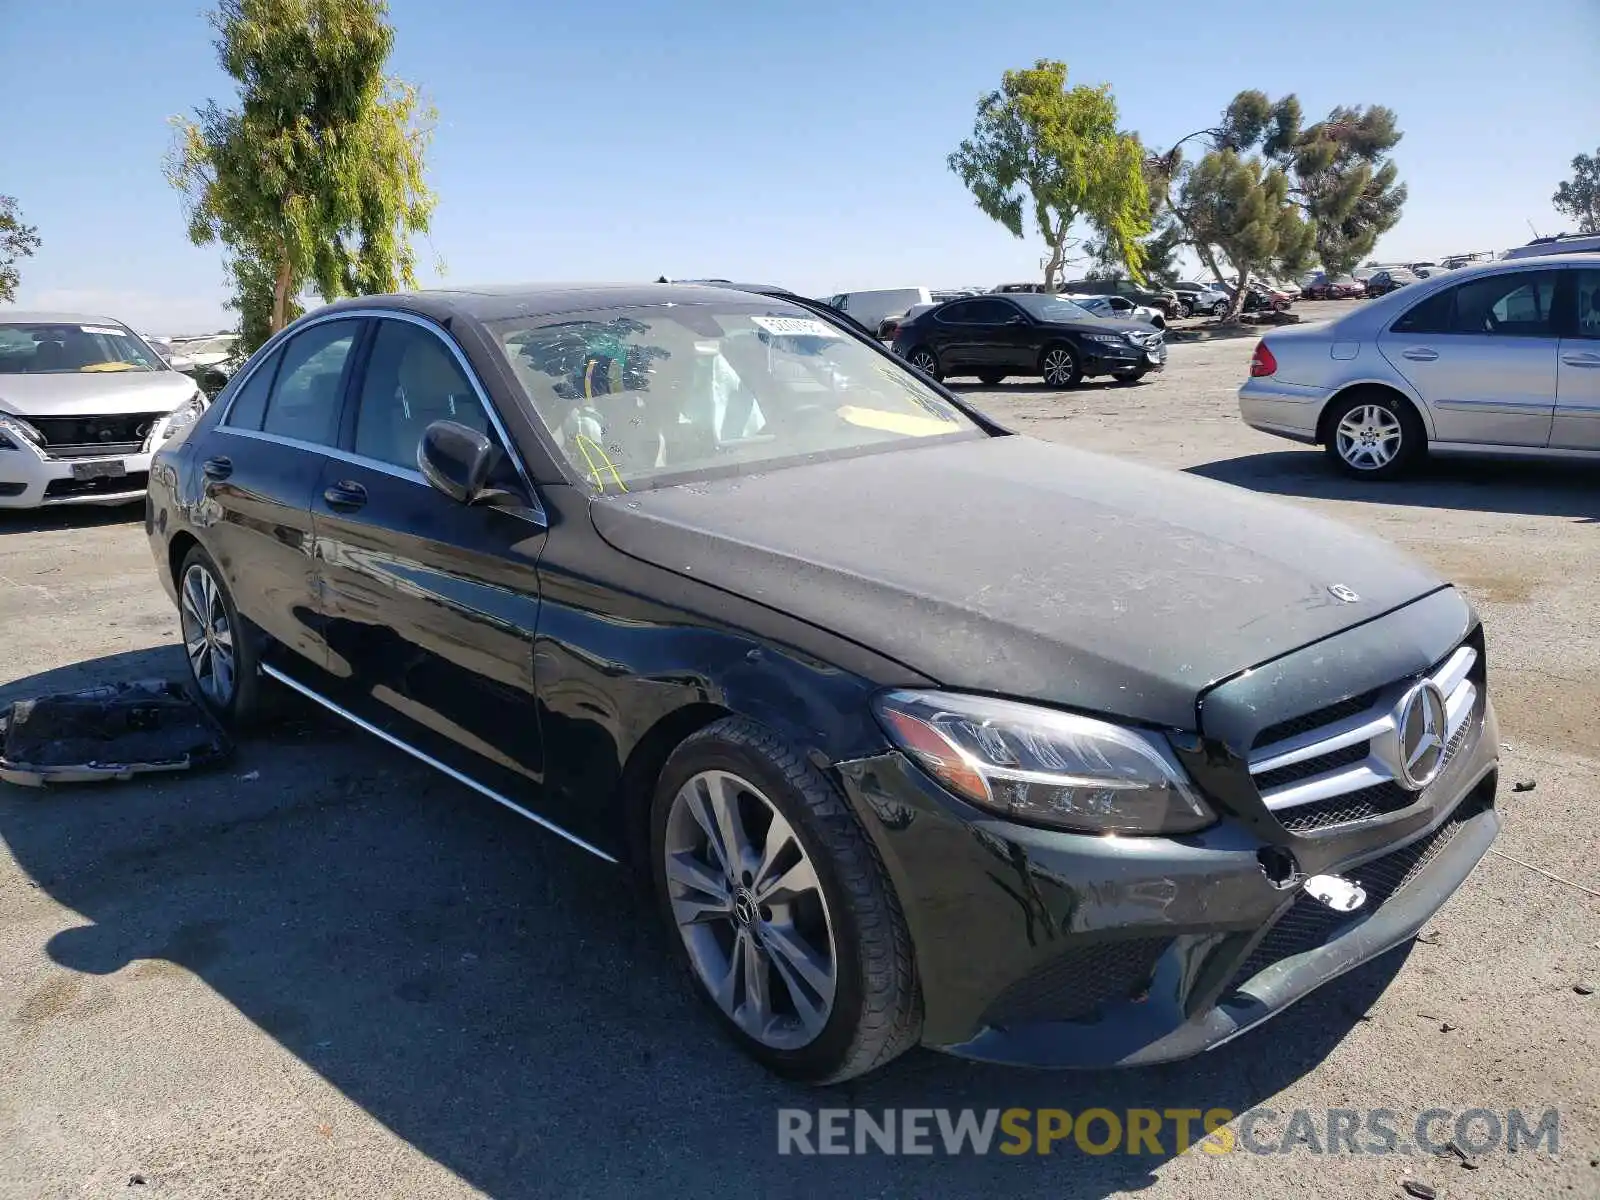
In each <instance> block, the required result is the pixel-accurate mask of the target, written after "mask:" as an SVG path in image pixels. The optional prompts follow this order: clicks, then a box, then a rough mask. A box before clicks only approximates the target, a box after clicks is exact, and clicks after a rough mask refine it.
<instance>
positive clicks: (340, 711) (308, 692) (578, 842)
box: [261, 663, 617, 866]
mask: <svg viewBox="0 0 1600 1200" xmlns="http://www.w3.org/2000/svg"><path fill="white" fill-rule="evenodd" d="M261 673H262V674H263V675H268V676H270V677H271V678H273V679H276V680H277V681H278V682H279V683H281V684H283V685H284V686H285V687H288V688H290V689H292V690H294V691H296V692H299V693H300V694H301V695H302V696H304V697H305V698H306V699H308V700H314V701H316V702H317V703H318V704H320V705H322V707H323V708H326V709H327V710H328V711H329V712H331V713H333V714H334V715H336V716H340V717H343V718H344V719H345V720H346V721H349V722H350V723H351V724H352V725H354V726H356V727H357V728H360V729H364V730H366V731H367V732H368V733H370V734H372V735H373V736H374V737H376V738H380V739H382V740H383V741H385V742H388V743H389V744H390V745H391V746H394V747H395V748H396V749H399V750H404V751H405V752H406V753H407V754H409V755H411V756H412V757H413V758H415V759H418V760H419V761H421V762H424V763H427V764H428V766H430V767H432V768H433V769H434V770H436V771H439V772H441V773H442V774H445V775H448V776H450V778H451V779H454V780H455V781H456V782H457V783H461V784H465V785H466V786H467V787H469V788H471V789H472V790H473V791H475V792H477V793H479V794H480V795H484V796H487V797H489V799H491V800H493V801H494V802H495V803H496V804H503V805H505V806H506V807H507V808H509V809H510V810H511V811H512V812H514V813H517V814H518V815H519V816H524V817H527V818H528V820H530V821H532V822H533V823H534V824H535V825H538V826H541V827H542V828H544V829H548V830H549V831H550V832H551V833H553V834H555V835H556V836H557V837H559V838H563V839H565V840H566V841H569V842H571V843H572V844H573V845H574V846H577V847H578V848H579V849H581V850H587V851H588V852H589V853H590V854H592V855H594V856H595V857H596V858H599V859H603V860H604V861H606V862H608V863H610V864H611V865H612V866H616V865H617V860H616V859H615V858H613V857H612V856H611V855H609V854H607V853H606V852H605V851H604V850H602V849H600V847H598V846H596V845H593V844H592V843H590V842H586V841H584V840H583V839H582V838H581V837H579V836H578V835H577V834H575V833H572V832H571V831H570V830H566V829H563V828H562V827H561V826H559V825H557V824H556V823H555V822H554V821H550V820H547V819H546V818H544V817H541V816H540V815H539V814H538V813H536V812H533V811H532V810H531V809H527V808H524V807H523V806H522V805H520V804H518V803H517V802H516V801H515V800H512V799H510V798H509V797H507V796H503V795H501V794H500V793H499V792H497V791H495V790H494V789H493V788H491V787H488V786H487V785H485V784H482V783H479V782H478V781H477V780H476V779H474V778H472V777H471V776H470V775H467V774H464V773H463V772H461V771H458V770H456V769H455V768H454V767H452V766H448V765H446V764H445V763H442V762H440V761H439V760H438V759H437V758H434V757H433V755H431V754H429V753H427V752H426V751H423V750H419V749H417V748H416V747H415V746H413V745H412V744H411V743H410V742H407V741H404V740H403V739H401V738H398V737H396V736H395V735H394V734H392V733H389V732H388V731H386V730H383V729H380V728H378V726H376V725H374V724H372V723H371V722H370V721H364V720H362V719H361V718H360V717H358V716H356V715H355V713H353V712H351V711H350V710H349V709H347V708H344V707H341V706H340V705H338V704H335V703H334V702H333V701H332V700H329V699H328V698H327V697H326V696H324V695H322V694H321V693H320V692H316V691H313V690H312V689H311V688H309V687H307V686H306V685H305V684H303V683H301V682H300V681H299V680H298V679H295V678H294V677H293V676H291V675H286V674H285V673H284V672H282V671H280V670H278V669H276V668H275V667H272V666H269V665H268V664H266V663H262V664H261Z"/></svg>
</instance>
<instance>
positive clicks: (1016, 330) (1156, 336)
mask: <svg viewBox="0 0 1600 1200" xmlns="http://www.w3.org/2000/svg"><path fill="white" fill-rule="evenodd" d="M894 352H895V353H896V354H897V355H899V356H900V357H901V358H903V359H905V360H906V361H907V362H908V363H910V364H911V365H912V366H913V367H915V368H916V369H917V370H919V371H921V372H922V373H923V374H924V375H926V376H928V377H929V378H931V379H936V380H942V379H945V378H946V377H948V376H952V375H976V376H977V377H978V379H980V380H981V381H982V382H983V383H986V384H988V385H990V386H991V387H992V386H993V385H994V384H997V383H999V382H1000V381H1001V380H1002V379H1005V378H1006V377H1007V376H1008V375H1037V376H1040V377H1042V378H1043V379H1044V382H1045V384H1046V385H1047V386H1049V387H1058V388H1069V387H1076V386H1077V384H1078V383H1079V382H1080V381H1082V380H1083V379H1086V378H1088V377H1090V376H1093V375H1110V376H1111V377H1112V378H1113V379H1116V380H1118V381H1119V382H1122V383H1136V382H1138V381H1139V380H1141V379H1143V378H1144V377H1145V375H1147V374H1148V373H1149V372H1151V371H1159V370H1161V368H1162V367H1164V366H1166V363H1167V344H1166V337H1165V335H1164V334H1163V333H1162V331H1161V330H1159V329H1157V328H1156V327H1155V326H1154V325H1152V324H1150V323H1149V322H1147V321H1130V320H1119V319H1115V318H1109V317H1102V316H1099V315H1097V314H1095V313H1092V312H1090V311H1089V310H1088V309H1086V308H1084V307H1083V306H1081V305H1079V304H1074V303H1073V302H1072V301H1071V300H1068V299H1067V298H1066V297H1065V296H1053V295H1044V294H1039V293H1029V292H1017V293H1007V294H1005V295H997V296H974V297H972V298H970V299H963V300H951V301H948V302H947V303H945V304H941V305H940V306H939V307H938V308H931V309H929V310H928V311H927V312H924V313H919V314H917V315H916V316H914V317H912V318H910V319H909V320H907V321H904V322H903V323H902V324H901V325H900V326H899V328H898V330H897V331H896V333H895V336H894Z"/></svg>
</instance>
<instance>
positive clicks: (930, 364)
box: [906, 349, 939, 378]
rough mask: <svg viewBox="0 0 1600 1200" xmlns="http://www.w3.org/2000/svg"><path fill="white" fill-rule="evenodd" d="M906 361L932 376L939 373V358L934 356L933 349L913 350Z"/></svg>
mask: <svg viewBox="0 0 1600 1200" xmlns="http://www.w3.org/2000/svg"><path fill="white" fill-rule="evenodd" d="M906 361H907V362H909V363H910V364H911V365H912V366H913V367H915V368H916V369H917V370H919V371H921V372H922V373H923V374H924V375H927V376H929V377H930V378H931V377H933V376H936V375H937V374H938V373H939V360H938V359H937V358H935V357H934V356H933V351H932V350H926V349H919V350H913V351H912V352H911V357H910V358H908V359H907V360H906Z"/></svg>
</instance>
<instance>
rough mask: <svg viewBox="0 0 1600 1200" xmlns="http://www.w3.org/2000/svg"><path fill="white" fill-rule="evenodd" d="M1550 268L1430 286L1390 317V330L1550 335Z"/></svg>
mask: <svg viewBox="0 0 1600 1200" xmlns="http://www.w3.org/2000/svg"><path fill="white" fill-rule="evenodd" d="M1556 280H1557V273H1556V272H1555V271H1519V272H1515V273H1513V274H1507V275H1490V276H1487V277H1485V278H1482V279H1473V280H1470V281H1468V282H1466V283H1460V284H1457V285H1456V286H1455V287H1451V288H1445V289H1444V290H1443V291H1441V292H1435V293H1434V294H1433V295H1432V296H1429V297H1428V298H1427V299H1426V300H1424V301H1422V302H1421V303H1420V304H1417V305H1415V306H1414V307H1412V308H1411V309H1409V310H1408V311H1407V312H1406V314H1405V315H1404V316H1402V317H1401V318H1400V319H1399V320H1398V321H1396V322H1395V323H1394V326H1393V331H1394V332H1395V333H1434V334H1437V333H1466V334H1490V335H1494V336H1497V337H1554V336H1555V335H1556V334H1555V317H1554V313H1553V311H1552V310H1553V309H1554V307H1555V298H1556Z"/></svg>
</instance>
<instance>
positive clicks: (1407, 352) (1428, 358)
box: [1400, 346, 1439, 362]
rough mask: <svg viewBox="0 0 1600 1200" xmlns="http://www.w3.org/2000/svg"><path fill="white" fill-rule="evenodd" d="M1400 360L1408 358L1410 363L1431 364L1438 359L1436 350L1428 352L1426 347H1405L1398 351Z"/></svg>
mask: <svg viewBox="0 0 1600 1200" xmlns="http://www.w3.org/2000/svg"><path fill="white" fill-rule="evenodd" d="M1400 357H1401V358H1409V359H1410V360H1411V361H1412V362H1432V361H1433V360H1434V359H1436V358H1438V357H1439V352H1438V351H1437V350H1429V349H1428V348H1427V347H1426V346H1407V347H1406V348H1405V349H1404V350H1402V351H1400Z"/></svg>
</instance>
